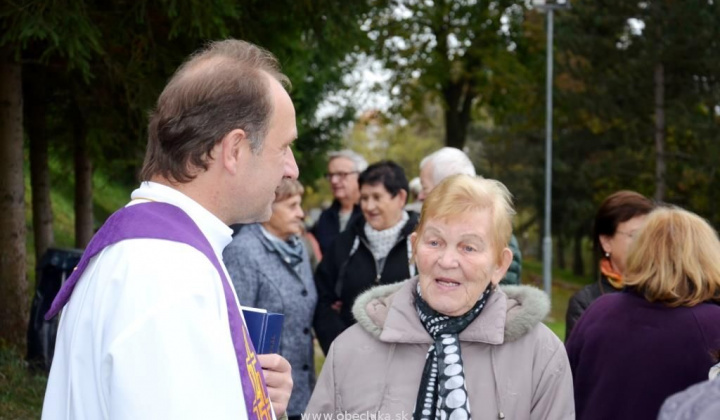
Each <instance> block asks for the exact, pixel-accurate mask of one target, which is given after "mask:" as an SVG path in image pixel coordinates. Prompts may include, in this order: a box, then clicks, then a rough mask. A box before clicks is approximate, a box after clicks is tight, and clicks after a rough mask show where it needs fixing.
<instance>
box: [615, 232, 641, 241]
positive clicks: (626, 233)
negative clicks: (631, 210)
mask: <svg viewBox="0 0 720 420" xmlns="http://www.w3.org/2000/svg"><path fill="white" fill-rule="evenodd" d="M615 233H621V234H623V235H625V236H627V237H628V238H630V239H634V238H635V235H637V233H638V231H637V230H633V231H631V232H623V231H622V230H616V231H615Z"/></svg>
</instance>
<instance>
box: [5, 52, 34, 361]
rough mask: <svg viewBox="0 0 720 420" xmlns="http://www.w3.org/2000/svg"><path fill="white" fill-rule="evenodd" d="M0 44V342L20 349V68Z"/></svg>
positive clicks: (23, 324)
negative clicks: (0, 163)
mask: <svg viewBox="0 0 720 420" xmlns="http://www.w3.org/2000/svg"><path fill="white" fill-rule="evenodd" d="M13 56H14V55H13V50H12V48H11V47H10V46H5V47H0V162H2V165H0V215H2V217H0V341H5V342H6V343H8V344H10V345H12V346H14V347H16V348H17V349H19V350H20V351H22V352H24V347H25V336H26V330H27V320H28V281H27V272H26V264H27V261H26V251H25V235H26V231H25V181H24V175H23V162H24V156H23V128H22V112H23V107H22V71H21V66H20V63H18V62H16V61H15V60H14V58H13Z"/></svg>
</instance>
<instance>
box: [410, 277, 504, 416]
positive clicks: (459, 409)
mask: <svg viewBox="0 0 720 420" xmlns="http://www.w3.org/2000/svg"><path fill="white" fill-rule="evenodd" d="M491 292H492V283H491V284H488V287H487V288H486V289H485V291H484V292H483V294H482V295H481V296H480V299H478V301H477V302H476V303H475V305H474V306H473V307H472V308H471V309H470V310H469V311H467V312H466V313H465V314H463V315H460V316H447V315H443V314H441V313H438V312H436V311H435V310H434V309H432V308H431V307H430V305H428V303H427V302H425V300H424V299H423V298H422V296H421V295H420V284H418V287H417V293H416V294H415V309H416V310H417V313H418V315H419V316H420V322H421V323H422V325H423V327H425V330H426V331H427V332H428V334H430V337H432V338H433V340H434V341H435V342H434V343H433V344H431V345H430V349H428V354H427V357H426V359H425V367H424V368H423V374H422V378H421V379H420V389H419V390H418V396H417V400H416V401H415V411H414V412H413V419H414V420H435V419H438V420H439V419H442V420H446V419H449V420H456V419H457V420H460V419H463V420H464V419H468V420H469V419H471V418H472V417H471V415H470V401H469V399H468V393H467V387H466V386H465V369H464V367H463V359H462V353H461V352H460V338H459V335H460V333H461V332H462V331H463V330H464V329H465V328H466V327H467V326H468V325H470V323H471V322H473V321H474V320H475V318H477V317H478V315H480V312H482V310H483V308H484V307H485V303H486V302H487V300H488V297H490V293H491Z"/></svg>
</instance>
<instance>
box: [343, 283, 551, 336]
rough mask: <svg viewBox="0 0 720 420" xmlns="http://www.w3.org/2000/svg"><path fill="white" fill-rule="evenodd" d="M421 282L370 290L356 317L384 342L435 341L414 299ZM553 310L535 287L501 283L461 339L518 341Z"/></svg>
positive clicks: (355, 311) (360, 300)
mask: <svg viewBox="0 0 720 420" xmlns="http://www.w3.org/2000/svg"><path fill="white" fill-rule="evenodd" d="M417 282H418V279H417V276H416V277H413V278H412V279H409V280H406V281H404V282H402V283H396V284H391V285H387V286H379V287H376V288H373V289H370V290H368V291H367V292H365V293H363V294H362V295H360V296H359V297H358V298H357V300H356V301H355V305H353V315H354V316H355V319H356V320H357V321H358V323H359V324H360V325H361V326H362V327H363V328H364V329H365V330H366V331H368V332H369V333H370V334H372V335H374V336H375V337H378V339H379V340H380V341H383V342H387V343H422V344H430V343H432V339H431V338H430V335H429V334H428V333H427V332H426V331H425V328H423V326H422V324H421V323H420V319H419V317H418V315H417V311H416V309H415V305H414V303H413V299H414V297H413V293H414V291H415V288H416V287H417ZM549 311H550V301H549V299H548V298H547V296H546V295H545V293H543V292H542V291H540V290H538V289H536V288H534V287H530V286H503V287H499V288H497V289H495V291H494V292H493V293H492V294H491V295H490V298H489V300H488V303H487V305H486V306H485V309H483V311H482V312H481V313H480V315H479V316H478V318H477V319H476V320H475V321H473V322H472V323H471V324H470V325H469V326H468V327H467V328H466V329H465V330H464V331H463V332H462V333H460V339H461V340H462V341H468V342H480V343H487V344H502V343H504V342H505V341H515V340H517V339H518V338H520V337H521V336H523V335H525V334H526V333H527V332H528V331H529V330H530V329H532V328H533V327H534V326H535V325H537V323H538V322H540V321H542V320H543V318H545V317H546V316H547V314H548V312H549Z"/></svg>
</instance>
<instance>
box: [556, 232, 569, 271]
mask: <svg viewBox="0 0 720 420" xmlns="http://www.w3.org/2000/svg"><path fill="white" fill-rule="evenodd" d="M555 245H556V246H557V250H556V253H557V267H558V268H562V269H565V267H566V266H567V265H566V264H565V236H564V235H561V234H558V235H556V236H555Z"/></svg>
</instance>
